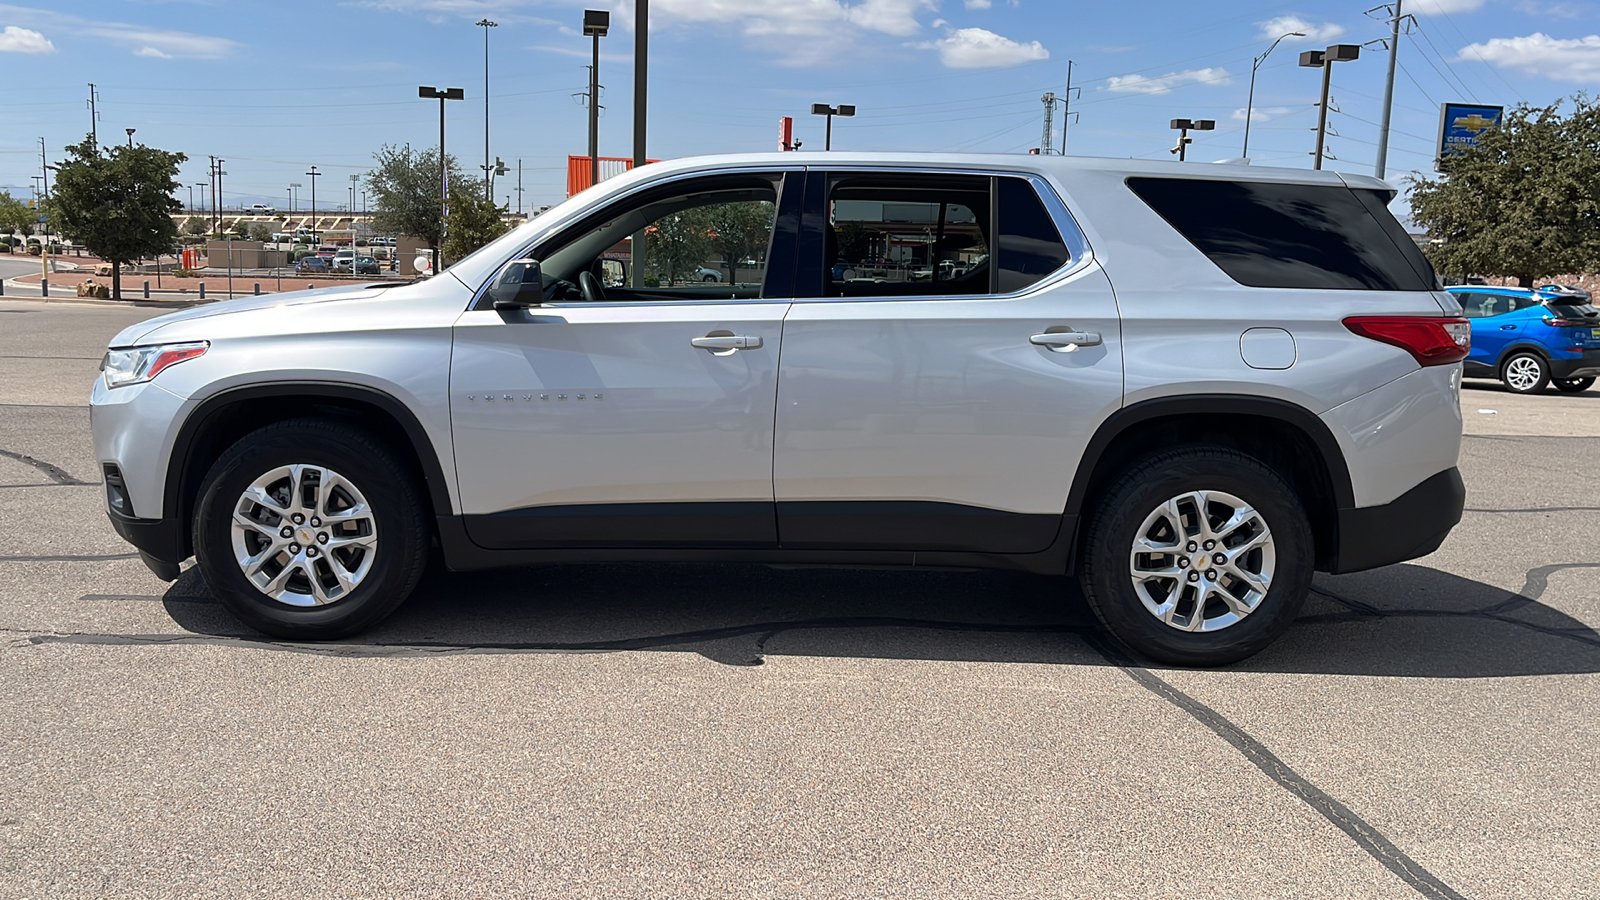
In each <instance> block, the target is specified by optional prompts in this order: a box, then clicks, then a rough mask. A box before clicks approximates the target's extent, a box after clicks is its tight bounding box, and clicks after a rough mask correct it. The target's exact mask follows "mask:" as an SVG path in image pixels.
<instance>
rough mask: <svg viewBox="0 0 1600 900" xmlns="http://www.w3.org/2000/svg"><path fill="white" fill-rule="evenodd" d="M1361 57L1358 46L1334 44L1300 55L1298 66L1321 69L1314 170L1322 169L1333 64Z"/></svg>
mask: <svg viewBox="0 0 1600 900" xmlns="http://www.w3.org/2000/svg"><path fill="white" fill-rule="evenodd" d="M1360 55H1361V45H1360V44H1334V45H1333V46H1331V47H1329V48H1328V49H1326V50H1307V51H1306V52H1304V53H1302V54H1300V65H1301V67H1303V68H1307V69H1316V68H1321V69H1322V103H1321V104H1320V105H1319V106H1318V108H1317V150H1316V153H1315V156H1316V164H1315V165H1313V166H1312V168H1314V169H1320V168H1322V146H1323V144H1324V143H1325V142H1326V140H1327V137H1328V88H1329V87H1331V86H1332V84H1333V64H1334V63H1336V62H1349V61H1351V60H1353V59H1355V58H1356V57H1358V56H1360Z"/></svg>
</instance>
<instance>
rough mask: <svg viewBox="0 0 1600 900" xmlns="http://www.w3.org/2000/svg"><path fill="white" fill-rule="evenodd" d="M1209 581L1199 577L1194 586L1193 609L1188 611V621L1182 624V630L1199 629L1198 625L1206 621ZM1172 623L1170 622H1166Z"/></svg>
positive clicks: (1209, 594)
mask: <svg viewBox="0 0 1600 900" xmlns="http://www.w3.org/2000/svg"><path fill="white" fill-rule="evenodd" d="M1211 592H1212V586H1211V582H1209V581H1206V580H1204V579H1201V580H1200V581H1198V582H1196V583H1195V586H1194V611H1193V612H1191V613H1189V621H1188V622H1187V623H1186V624H1185V625H1184V628H1183V630H1184V631H1199V630H1200V626H1201V625H1204V624H1205V622H1206V601H1207V600H1209V599H1210V598H1211ZM1167 624H1169V625H1170V624H1172V623H1170V622H1169V623H1167Z"/></svg>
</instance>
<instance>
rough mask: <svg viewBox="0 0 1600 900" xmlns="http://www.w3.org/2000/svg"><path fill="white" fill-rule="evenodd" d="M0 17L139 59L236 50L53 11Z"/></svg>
mask: <svg viewBox="0 0 1600 900" xmlns="http://www.w3.org/2000/svg"><path fill="white" fill-rule="evenodd" d="M0 15H5V16H9V17H12V18H15V19H19V20H22V21H25V22H31V23H44V24H47V25H49V26H51V27H55V28H64V29H70V30H72V31H74V32H77V33H79V34H82V35H85V36H88V37H91V38H95V39H97V40H99V41H103V42H105V43H109V44H121V45H123V46H125V47H128V48H129V49H130V50H131V51H132V52H133V53H135V54H137V55H140V56H150V55H151V54H149V53H146V52H145V51H146V50H154V51H156V52H158V53H162V54H165V55H166V58H184V59H221V58H223V57H225V56H229V55H231V54H232V53H233V51H234V49H235V48H236V47H238V46H239V45H238V43H236V42H234V41H231V40H229V39H227V38H222V37H212V36H210V35H204V34H193V33H190V32H187V31H170V30H165V29H159V28H149V27H146V26H143V25H130V24H127V23H125V22H112V21H106V20H104V19H89V18H85V17H82V16H75V15H71V14H69V13H58V12H55V11H53V10H47V9H35V8H32V7H26V6H12V5H9V4H0ZM6 33H7V34H8V35H9V34H10V28H8V29H7V30H6ZM41 40H42V36H41ZM47 43H48V42H47Z"/></svg>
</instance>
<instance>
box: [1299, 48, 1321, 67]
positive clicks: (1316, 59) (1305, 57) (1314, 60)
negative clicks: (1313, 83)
mask: <svg viewBox="0 0 1600 900" xmlns="http://www.w3.org/2000/svg"><path fill="white" fill-rule="evenodd" d="M1300 67H1301V68H1303V69H1320V68H1322V51H1321V50H1307V51H1305V52H1304V53H1301V54H1300Z"/></svg>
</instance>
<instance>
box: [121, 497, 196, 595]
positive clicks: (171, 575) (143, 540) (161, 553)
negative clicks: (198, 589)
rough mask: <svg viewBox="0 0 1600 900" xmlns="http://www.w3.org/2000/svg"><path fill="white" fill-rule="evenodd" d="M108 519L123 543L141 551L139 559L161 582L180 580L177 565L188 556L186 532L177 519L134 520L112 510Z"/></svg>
mask: <svg viewBox="0 0 1600 900" xmlns="http://www.w3.org/2000/svg"><path fill="white" fill-rule="evenodd" d="M106 517H107V518H109V519H110V520H111V527H112V528H114V529H116V531H117V534H119V535H121V536H122V539H123V540H125V541H127V542H128V543H130V544H132V545H133V546H134V548H135V549H137V550H138V551H139V558H140V559H141V560H143V561H144V564H145V565H146V566H148V567H149V569H150V571H151V572H153V573H155V576H156V577H157V578H160V579H161V580H162V581H172V580H174V579H176V578H177V577H178V571H179V569H178V563H180V562H182V561H183V560H184V559H185V558H187V557H188V556H189V554H188V553H187V552H185V550H184V549H183V529H182V528H180V527H178V520H176V519H135V518H130V517H128V516H120V515H117V514H116V513H114V512H111V511H110V510H107V511H106Z"/></svg>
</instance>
